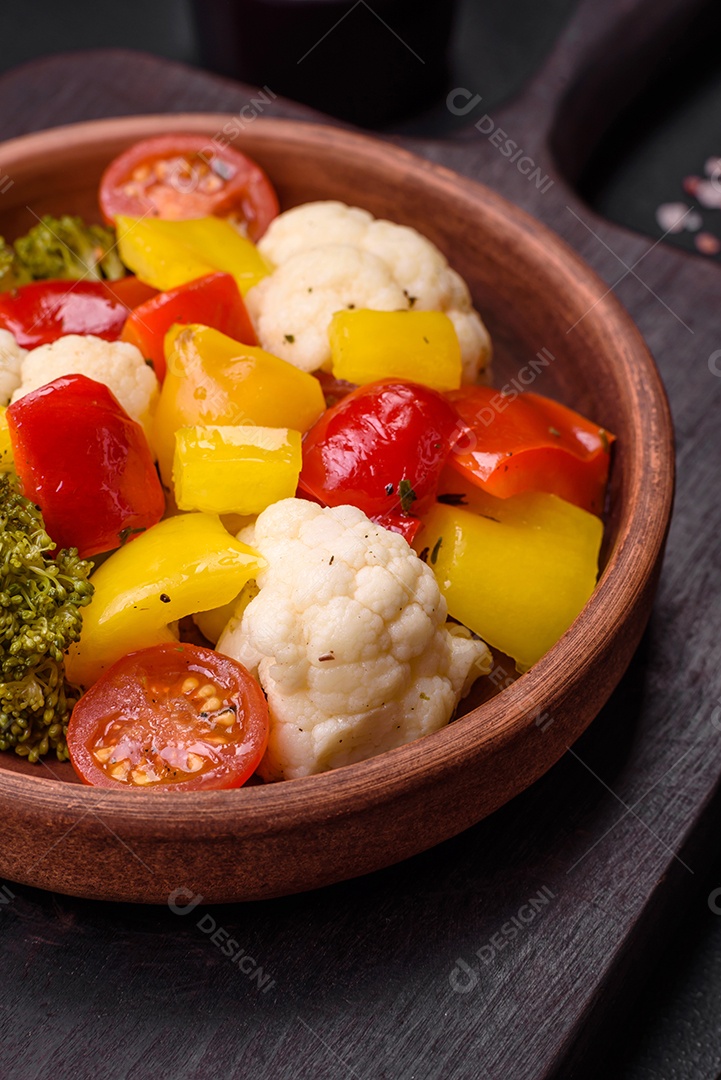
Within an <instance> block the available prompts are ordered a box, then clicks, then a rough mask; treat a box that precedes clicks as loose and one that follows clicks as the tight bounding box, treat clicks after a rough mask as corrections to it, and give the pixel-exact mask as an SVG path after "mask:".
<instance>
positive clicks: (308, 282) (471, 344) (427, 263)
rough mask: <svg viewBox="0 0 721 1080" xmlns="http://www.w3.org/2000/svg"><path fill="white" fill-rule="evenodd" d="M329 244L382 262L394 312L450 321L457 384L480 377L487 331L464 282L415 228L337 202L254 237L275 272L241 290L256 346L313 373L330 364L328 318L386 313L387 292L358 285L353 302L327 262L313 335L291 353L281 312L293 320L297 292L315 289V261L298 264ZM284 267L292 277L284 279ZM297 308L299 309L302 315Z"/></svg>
mask: <svg viewBox="0 0 721 1080" xmlns="http://www.w3.org/2000/svg"><path fill="white" fill-rule="evenodd" d="M329 245H336V246H338V245H343V246H350V247H353V248H355V249H356V250H357V251H359V252H361V253H364V254H367V255H371V256H373V257H374V258H375V259H376V260H380V261H381V262H382V263H384V265H385V267H386V270H387V271H388V274H389V275H390V279H391V281H392V282H393V284H394V285H395V286H396V289H397V290H399V291H400V293H401V294H402V295H401V297H400V299H399V301H398V302H397V303H396V304H395V305H394V308H395V309H407V308H414V309H415V310H418V311H443V312H445V313H446V314H447V315H448V316H449V317H450V319H451V321H452V322H453V325H454V327H455V328H456V332H457V334H458V340H459V342H460V346H461V360H462V363H463V381H464V382H475V381H476V380H477V379H478V377H479V376H480V375H482V374H483V375H487V374H488V370H489V365H490V358H491V341H490V337H489V336H488V331H487V330H486V328H485V326H484V325H483V323H482V321H481V318H480V316H479V314H478V312H477V311H474V309H473V307H472V305H471V297H470V293H469V292H468V288H467V286H466V283H465V282H464V281H463V279H462V278H461V277H460V275H459V274H457V273H456V271H455V270H452V269H451V268H450V267H449V265H448V261H447V260H446V258H445V256H444V255H443V254H442V253H441V252H440V251H439V250H438V248H437V247H436V246H435V245H434V244H432V243H431V241H430V240H428V239H427V238H426V237H424V236H421V234H420V233H419V232H417V231H416V230H415V229H411V228H409V227H408V226H406V225H397V224H395V223H394V222H392V221H384V220H376V219H375V218H373V216H372V215H371V214H369V213H368V211H367V210H361V209H359V208H358V207H356V206H346V205H345V204H344V203H340V202H315V203H306V204H304V205H303V206H297V207H295V208H294V209H292V210H287V211H286V212H285V213H284V214H280V215H279V217H277V218H275V220H274V221H272V222H271V224H270V226H269V228H268V231H267V232H266V233H265V235H264V236H263V238H262V239H261V241H260V243H259V245H258V246H259V247H260V250H261V251H262V253H263V254H264V255H265V256H266V258H268V259H269V260H270V261H271V263H273V264H274V265H275V266H276V267H277V269H276V270H275V272H274V273H273V274H272V275H271V276H270V277H269V278H265V279H264V280H263V281H262V282H260V284H259V285H257V286H256V287H255V289H252V290H251V291H250V292H249V294H248V297H247V301H248V305H249V309H250V313H251V317H252V318H253V319H254V321H255V322H256V329H257V330H258V336H259V338H260V342H261V344H262V345H263V347H264V348H266V349H268V350H269V351H270V352H276V353H277V355H279V356H282V357H283V359H285V360H288V361H290V363H293V364H296V366H298V367H302V368H303V370H304V371H314V370H317V369H318V368H320V367H323V366H324V365H325V364H327V363H328V361H329V360H330V348H329V345H328V338H327V334H328V324H329V323H330V318H331V316H332V315H333V314H334V312H336V311H340V310H341V309H342V308H344V307H348V306H349V303H353V304H355V306H356V307H367V308H372V309H374V310H377V311H388V310H394V308H388V307H386V306H385V304H386V303H387V299H386V298H387V289H383V290H379V292H378V294H377V295H376V294H374V292H373V289H372V279H370V278H367V279H366V283H367V285H369V286H371V288H370V289H369V288H366V287H363V288H362V289H360V290H359V291H358V297H359V299H358V300H356V299H355V298H354V297H351V299H350V300H349V299H348V293H349V290H348V279H347V269H346V266H345V265H344V264H340V263H338V264H337V279H336V277H335V276H334V273H333V269H334V265H335V264H333V263H331V266H330V270H329V271H328V272H326V273H325V274H324V275H323V278H322V285H323V295H324V298H323V305H322V308H321V307H318V308H314V309H313V312H314V315H315V325H314V328H313V336H312V338H310V337H309V338H307V339H305V340H304V341H303V347H302V348H295V345H296V343H297V342H298V340H299V337H300V331H299V329H298V328H289V327H288V325H287V323H288V319H287V317H286V310H288V307H290V314H291V315H292V316H295V315H296V314H297V313H298V312H299V310H300V309H297V308H296V303H295V300H296V299H298V300H299V301H300V300H301V299H302V298H301V295H300V294H301V293H303V294H305V295H306V296H308V295H312V294H310V293H309V290H313V292H315V290H316V288H318V287H319V286H320V284H321V283H320V281H316V279H315V276H314V267H315V266H318V267H320V265H321V264H320V262H318V263H313V264H312V263H310V262H305V263H303V262H299V261H298V260H299V259H300V256H302V255H304V254H305V255H308V254H309V253H310V252H311V251H323V252H326V253H328V249H329ZM291 265H292V266H293V267H294V269H293V271H291V272H287V273H284V271H285V270H286V267H290V266H291ZM295 268H298V269H295ZM278 279H280V280H279V281H278ZM296 294H297V295H296ZM305 310H306V309H305V308H304V307H303V308H302V311H303V313H305ZM289 336H290V337H291V338H293V339H294V340H293V341H289V340H288V337H289ZM278 350H281V351H278Z"/></svg>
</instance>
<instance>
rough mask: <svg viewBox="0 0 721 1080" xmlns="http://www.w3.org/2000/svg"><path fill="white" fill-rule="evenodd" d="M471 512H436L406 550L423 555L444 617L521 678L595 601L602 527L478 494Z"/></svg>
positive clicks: (574, 514)
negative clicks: (509, 660) (502, 657)
mask: <svg viewBox="0 0 721 1080" xmlns="http://www.w3.org/2000/svg"><path fill="white" fill-rule="evenodd" d="M470 486H471V485H469V487H470ZM455 491H456V492H458V491H459V487H458V485H457V484H455ZM469 506H470V507H471V509H466V508H461V507H456V506H448V505H445V504H442V503H436V505H435V506H434V507H433V509H432V510H431V511H430V513H429V514H428V516H427V517H426V519H425V521H424V523H423V526H422V528H421V530H420V532H419V534H418V536H417V537H416V539H415V541H414V544H413V546H414V548H415V549H416V551H417V552H419V553H423V552H426V554H425V557H426V558H427V560H428V564H429V566H431V568H432V569H433V571H434V572H435V575H436V577H437V579H438V584H439V585H440V588H441V592H442V593H443V595H444V596H445V598H446V601H447V603H448V612H449V614H450V615H452V616H453V618H455V619H458V621H459V622H462V623H463V624H464V625H465V626H468V627H469V628H470V629H471V630H474V631H475V632H476V633H477V634H478V635H479V636H480V637H482V638H483V640H484V641H486V642H488V644H489V645H493V646H494V647H495V648H497V649H500V650H501V651H502V652H504V653H507V654H508V655H509V656H511V657H513V659H514V660H515V661H516V665H517V667H518V668H519V670H521V671H525V670H527V669H528V668H529V667H531V665H532V664H535V662H536V661H537V660H538V659H540V657H541V656H543V654H544V653H546V652H548V650H549V649H550V648H551V646H552V645H554V644H555V642H556V641H558V639H559V638H560V637H561V635H562V634H563V633H564V632H565V631H566V630H567V629H568V627H569V626H570V625H571V623H572V622H573V620H574V619H575V618H576V616H577V615H578V613H579V612H580V611H581V608H582V607H583V605H584V604H585V603H586V601H587V600H588V598H589V597H590V595H591V593H592V592H593V589H594V586H595V584H596V576H597V573H598V552H599V549H600V546H601V538H602V535H603V524H602V522H601V521H600V519H599V518H597V517H594V515H593V514H589V513H587V511H585V510H581V509H579V507H577V506H572V505H571V504H570V503H567V502H564V501H563V499H559V498H558V497H557V496H556V495H546V494H544V493H542V492H536V491H532V492H524V493H523V494H522V495H514V496H512V497H511V498H508V499H497V498H494V497H493V496H492V495H487V494H486V493H485V492H482V491H480V490H479V489H476V490H475V492H474V493H472V494H470V495H469Z"/></svg>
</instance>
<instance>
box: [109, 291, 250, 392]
mask: <svg viewBox="0 0 721 1080" xmlns="http://www.w3.org/2000/svg"><path fill="white" fill-rule="evenodd" d="M173 323H202V324H203V325H204V326H212V327H213V329H214V330H219V331H220V332H221V333H222V334H227V336H228V337H231V338H233V339H234V341H242V342H244V343H245V344H246V345H256V344H257V339H256V336H255V331H254V330H253V324H252V323H251V321H250V316H249V315H248V312H247V311H246V310H245V304H244V303H243V298H242V296H241V295H240V291H239V289H238V286H237V285H236V283H235V279H234V278H233V276H232V274H225V273H223V272H222V271H219V272H218V273H217V274H206V276H205V277H201V278H196V279H195V280H194V281H189V282H188V283H187V284H186V285H179V286H178V287H177V288H176V289H169V290H168V292H162V293H158V294H157V295H155V296H153V297H152V299H150V300H148V301H146V303H144V304H141V305H140V306H139V307H137V308H135V310H134V311H131V312H130V314H129V315H128V318H127V321H126V323H125V325H124V326H123V329H122V333H121V335H120V337H121V339H122V340H123V341H129V342H130V343H131V344H132V345H136V346H137V347H138V349H140V351H141V353H142V354H143V356H144V357H145V358H146V359H147V360H151V361H152V363H153V367H154V369H155V374H156V375H157V376H158V379H159V380H160V382H162V381H163V379H164V378H165V352H164V351H163V341H164V339H165V335H166V333H167V332H168V330H169V329H170V327H171V326H172V325H173Z"/></svg>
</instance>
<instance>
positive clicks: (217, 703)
mask: <svg viewBox="0 0 721 1080" xmlns="http://www.w3.org/2000/svg"><path fill="white" fill-rule="evenodd" d="M222 704H223V702H222V701H221V700H220V698H219V697H209V698H206V699H205V711H206V712H216V710H217V709H219V708H220V707H221V705H222Z"/></svg>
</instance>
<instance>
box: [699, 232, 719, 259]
mask: <svg viewBox="0 0 721 1080" xmlns="http://www.w3.org/2000/svg"><path fill="white" fill-rule="evenodd" d="M695 244H696V247H697V249H698V250H699V251H700V252H701V254H702V255H718V253H719V251H721V240H719V239H718V237H717V236H714V235H713V234H712V233H707V232H702V233H699V234H698V236H697V237H696V239H695Z"/></svg>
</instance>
